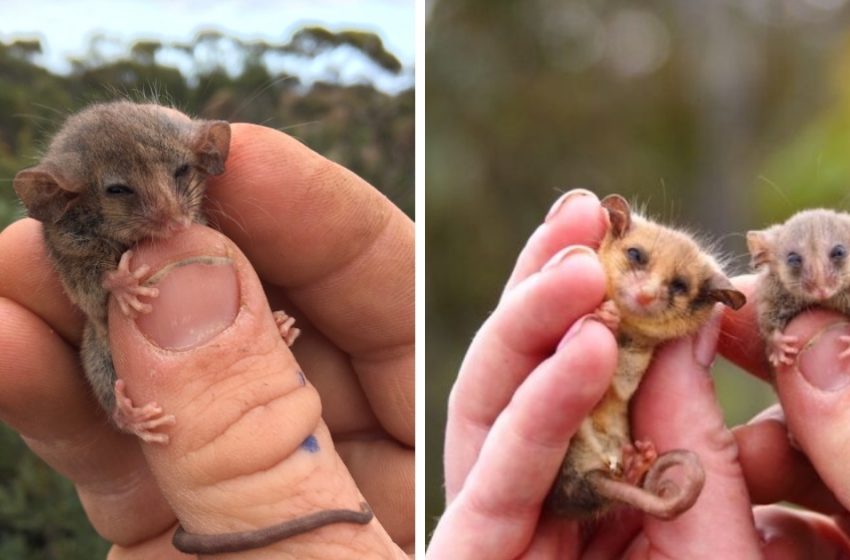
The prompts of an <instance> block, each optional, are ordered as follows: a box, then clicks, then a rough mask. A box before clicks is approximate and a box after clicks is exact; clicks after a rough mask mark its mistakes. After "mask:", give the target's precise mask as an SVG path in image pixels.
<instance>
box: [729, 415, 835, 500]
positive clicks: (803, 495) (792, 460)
mask: <svg viewBox="0 0 850 560" xmlns="http://www.w3.org/2000/svg"><path fill="white" fill-rule="evenodd" d="M732 433H733V434H734V435H735V441H736V442H737V444H738V461H739V462H740V463H741V468H742V469H743V471H744V478H745V479H746V481H747V488H748V490H749V494H750V498H751V500H752V502H753V503H754V504H772V503H776V502H782V501H788V502H793V503H795V504H798V505H801V506H803V507H806V508H809V509H812V510H815V511H818V512H820V513H825V514H844V513H846V510H845V508H844V507H843V506H842V505H841V503H839V502H838V500H837V499H836V498H835V495H834V494H833V493H832V492H831V491H830V490H829V489H828V488H827V487H826V486H825V485H824V483H823V481H821V479H820V477H819V476H818V474H817V472H816V471H815V469H814V467H812V464H811V463H810V462H809V460H808V459H807V458H806V456H805V455H804V454H803V453H801V452H800V451H798V450H797V449H794V448H793V447H792V446H791V442H790V440H789V437H788V428H787V427H786V425H785V415H784V413H783V412H782V408H781V407H780V406H779V405H774V406H772V407H771V408H769V409H767V410H766V411H764V412H763V413H761V414H759V415H758V416H757V417H756V418H754V419H753V420H752V421H750V422H749V423H748V424H746V425H744V426H738V427H736V428H735V429H734V430H733V431H732Z"/></svg>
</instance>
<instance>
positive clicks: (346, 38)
mask: <svg viewBox="0 0 850 560" xmlns="http://www.w3.org/2000/svg"><path fill="white" fill-rule="evenodd" d="M340 45H349V46H351V47H354V48H356V49H357V50H360V51H362V52H364V53H366V54H368V55H369V58H371V59H372V60H373V61H375V63H377V64H378V65H379V66H381V67H382V68H384V69H386V70H389V71H390V72H394V73H398V72H400V71H401V63H400V62H399V61H398V59H397V58H396V57H395V56H393V55H392V53H390V52H389V51H387V50H386V49H385V48H384V43H383V41H381V38H380V37H378V36H377V35H375V34H374V33H364V32H361V31H342V32H340V33H332V32H330V31H328V30H327V29H323V28H321V27H308V28H306V29H302V30H301V31H299V32H298V33H296V34H295V35H294V36H293V37H292V41H290V43H289V45H287V46H286V47H284V50H286V51H289V52H297V53H300V54H304V55H307V56H316V55H317V54H319V53H321V52H324V51H327V50H330V49H333V48H335V47H338V46H340Z"/></svg>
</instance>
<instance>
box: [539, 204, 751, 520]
mask: <svg viewBox="0 0 850 560" xmlns="http://www.w3.org/2000/svg"><path fill="white" fill-rule="evenodd" d="M602 206H603V208H605V209H606V211H607V212H608V217H609V221H610V228H609V230H608V233H607V234H606V236H605V238H604V239H603V240H602V243H601V245H600V247H599V259H600V261H601V262H602V265H603V267H604V269H605V273H606V276H607V279H608V290H607V298H608V299H607V300H606V301H605V302H604V303H603V304H602V305H601V306H600V308H599V309H598V310H597V312H596V314H595V315H596V317H597V318H598V319H600V320H601V321H602V322H603V323H605V324H606V325H607V326H608V327H609V328H610V329H611V330H612V331H613V332H614V334H615V335H616V337H617V346H618V350H619V353H618V359H617V369H616V371H615V373H614V378H613V380H612V382H611V387H610V388H609V389H608V390H607V392H606V393H605V395H604V396H603V397H602V400H601V401H600V402H599V403H598V404H597V405H596V407H595V408H594V409H593V411H592V412H591V414H590V416H588V417H587V418H586V419H585V420H584V421H583V422H582V424H581V426H580V427H579V430H578V432H576V434H575V435H574V436H573V438H572V440H571V441H570V447H569V449H568V451H567V455H566V457H565V458H564V462H563V464H562V466H561V471H560V473H559V475H558V478H557V479H556V481H555V484H554V485H553V487H552V490H551V491H550V494H549V496H548V498H547V508H548V509H549V510H550V511H552V512H553V513H555V514H558V515H563V516H567V517H573V518H579V519H581V518H594V517H598V516H601V515H603V514H605V513H606V512H607V511H609V510H610V509H611V508H612V507H613V506H615V505H616V504H618V503H619V504H626V505H630V506H633V507H635V508H637V509H640V510H642V511H644V512H646V513H649V514H651V515H654V516H656V517H659V518H662V519H672V518H674V517H676V516H678V515H679V514H680V513H682V512H684V511H686V510H687V509H688V508H690V507H691V506H692V505H693V504H694V502H696V499H697V498H698V497H699V493H700V492H701V490H702V486H703V483H704V481H705V472H704V471H703V469H702V465H701V463H700V461H699V457H698V456H697V455H696V454H695V453H693V452H692V451H687V450H682V449H678V450H672V451H668V452H666V453H664V454H662V455H660V456H659V455H658V454H657V453H656V451H655V448H654V447H653V445H652V443H651V442H644V441H638V442H632V439H631V434H630V427H629V410H628V406H629V400H630V399H631V397H632V395H633V394H634V392H635V390H636V389H637V387H638V385H639V383H640V381H641V378H642V377H643V374H644V373H645V372H646V370H647V368H648V367H649V363H650V360H651V359H652V355H653V352H654V350H655V348H656V347H657V346H658V345H660V344H661V343H663V342H665V341H668V340H671V339H674V338H679V337H682V336H687V335H690V334H693V333H695V332H696V331H697V330H699V328H700V327H701V326H702V325H703V324H704V323H705V322H706V321H708V319H709V318H710V317H711V314H712V311H713V309H714V304H715V303H717V302H719V303H722V304H724V305H727V306H729V307H732V308H734V309H738V308H740V307H741V306H743V305H744V303H745V302H746V298H745V296H744V294H742V293H741V292H739V291H737V290H735V288H734V287H733V286H732V283H731V282H730V281H729V279H728V278H727V277H726V275H725V274H724V273H723V271H722V269H721V267H720V265H719V264H718V263H717V262H716V261H715V260H714V258H712V257H711V256H710V255H709V254H708V253H707V252H706V251H704V250H703V249H702V248H700V246H699V245H698V244H697V243H696V242H695V241H694V239H693V238H692V237H691V236H689V235H687V234H685V233H683V232H681V231H677V230H674V229H671V228H669V227H665V226H662V225H660V224H657V223H655V222H652V221H650V220H648V219H646V218H644V217H642V216H639V215H637V214H635V213H634V212H632V210H631V208H630V207H629V204H628V203H627V202H626V200H625V199H624V198H622V197H621V196H619V195H611V196H608V197H606V198H605V199H603V200H602ZM674 467H679V468H680V469H681V470H682V477H681V478H682V482H681V483H679V484H677V483H674V482H673V481H672V480H671V479H669V478H664V477H663V476H662V475H663V474H664V473H665V472H666V471H667V470H668V469H670V468H674ZM641 483H642V484H641Z"/></svg>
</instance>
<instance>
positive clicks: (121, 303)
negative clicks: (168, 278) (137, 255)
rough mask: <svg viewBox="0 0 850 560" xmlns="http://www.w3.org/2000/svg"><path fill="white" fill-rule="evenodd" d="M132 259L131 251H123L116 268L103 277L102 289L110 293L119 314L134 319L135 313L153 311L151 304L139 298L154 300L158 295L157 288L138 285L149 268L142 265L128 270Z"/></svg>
mask: <svg viewBox="0 0 850 560" xmlns="http://www.w3.org/2000/svg"><path fill="white" fill-rule="evenodd" d="M132 257H133V251H125V252H124V254H123V255H121V260H119V261H118V268H116V269H115V270H110V271H109V272H107V273H106V274H104V275H103V287H104V288H105V289H107V290H109V292H111V293H112V295H113V296H114V297H115V300H116V301H117V302H118V307H119V308H120V309H121V313H123V314H124V315H125V316H127V317H134V316H135V315H136V314H137V313H150V312H151V310H153V307H152V306H151V304H149V303H144V302H142V301H140V300H139V298H140V297H147V298H155V297H157V296H158V295H159V290H158V289H157V288H153V287H150V286H142V285H141V284H139V281H140V280H141V279H142V278H143V277H144V276H145V275H146V274H147V273H148V272H149V271H150V267H149V266H148V265H146V264H143V265H142V266H140V267H139V268H137V269H136V270H130V259H131V258H132Z"/></svg>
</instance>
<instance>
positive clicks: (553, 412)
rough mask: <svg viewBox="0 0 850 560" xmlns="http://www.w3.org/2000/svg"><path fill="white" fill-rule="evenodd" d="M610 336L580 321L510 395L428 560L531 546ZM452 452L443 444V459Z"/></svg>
mask: <svg viewBox="0 0 850 560" xmlns="http://www.w3.org/2000/svg"><path fill="white" fill-rule="evenodd" d="M616 356H617V349H616V342H615V340H614V338H613V336H612V335H611V333H610V331H609V330H608V329H607V328H605V327H604V326H603V325H601V324H600V323H598V322H596V321H593V320H583V321H581V322H580V323H578V324H577V327H576V330H574V331H572V332H571V333H570V336H569V337H568V338H567V341H566V343H565V344H564V345H563V346H562V347H561V349H559V350H558V351H557V352H556V353H555V354H554V355H553V356H552V357H550V358H549V359H547V360H545V361H544V362H543V363H542V364H540V366H539V367H538V368H537V369H536V370H535V371H534V372H533V373H532V374H531V375H529V377H528V379H526V380H525V382H524V383H523V384H522V385H521V386H520V387H519V388H518V389H517V390H516V393H515V394H514V396H513V398H512V399H511V402H510V404H509V405H508V406H507V408H506V409H505V410H504V411H503V412H502V413H501V414H500V416H499V418H498V420H497V421H496V423H495V424H494V425H493V429H492V430H490V433H489V434H488V435H487V439H486V442H485V443H484V446H483V447H482V448H481V455H480V457H479V458H478V461H477V462H476V463H475V466H474V468H473V469H472V471H471V472H470V473H469V476H468V477H467V479H466V481H465V484H464V485H463V488H462V489H461V490H460V493H459V494H458V495H457V498H456V499H455V500H454V501H452V502H451V503H450V504H449V506H448V508H447V509H446V511H445V513H444V514H443V517H442V518H441V520H440V523H439V525H438V527H437V530H436V531H435V533H434V536H433V538H432V539H431V546H430V548H429V553H430V554H431V555H433V557H435V558H515V557H516V556H517V555H519V554H520V553H522V552H523V551H524V550H525V549H526V547H528V546H529V544H530V543H531V539H532V535H533V533H534V531H535V527H536V526H537V523H538V520H539V516H540V510H541V507H542V504H543V500H544V498H545V497H546V494H547V493H548V491H549V489H550V487H551V485H552V481H553V480H554V478H555V476H556V474H557V472H558V469H559V467H560V465H561V462H562V461H563V459H564V455H565V453H566V449H567V445H568V443H569V439H570V438H571V437H572V435H573V434H574V433H575V431H576V430H577V429H578V426H579V424H580V423H581V421H582V420H583V419H584V417H585V416H586V415H587V414H588V413H589V412H590V410H591V409H592V408H593V406H594V405H595V404H596V403H597V402H598V400H599V399H600V398H601V396H602V394H603V393H604V391H605V390H606V389H607V387H608V385H609V383H610V380H611V375H612V374H613V372H614V368H615V366H616ZM456 449H457V448H455V447H452V446H451V445H448V444H447V446H446V454H447V455H450V454H452V453H454V452H455V451H456Z"/></svg>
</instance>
